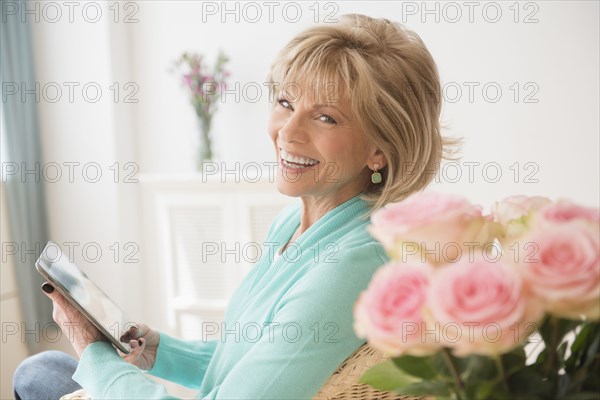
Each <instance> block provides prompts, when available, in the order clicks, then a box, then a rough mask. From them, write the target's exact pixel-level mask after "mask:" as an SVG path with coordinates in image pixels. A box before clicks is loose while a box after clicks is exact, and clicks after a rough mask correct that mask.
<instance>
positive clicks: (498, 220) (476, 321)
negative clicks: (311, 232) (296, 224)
mask: <svg viewBox="0 0 600 400" xmlns="http://www.w3.org/2000/svg"><path fill="white" fill-rule="evenodd" d="M492 208H493V209H492V212H491V213H490V214H489V215H484V214H483V213H482V209H481V207H479V206H476V205H473V204H470V203H469V202H468V201H467V200H465V199H463V198H461V197H458V196H453V195H442V194H435V193H419V194H416V195H413V196H411V197H409V198H407V199H406V200H404V201H402V202H400V203H397V204H393V205H388V206H387V207H385V208H383V209H381V210H379V211H377V212H376V213H374V214H373V216H372V218H371V225H370V226H369V232H370V233H371V234H372V235H373V236H374V237H375V238H376V239H377V240H379V241H380V242H381V243H382V244H383V246H384V247H385V249H386V251H387V252H388V254H389V255H390V258H391V261H390V263H388V264H386V265H384V266H383V267H381V268H380V269H379V270H378V271H377V272H376V273H375V274H374V276H373V279H372V280H371V282H370V283H369V286H368V288H367V289H366V290H365V291H363V292H362V293H361V295H360V297H359V298H358V300H357V302H356V304H355V307H354V319H355V325H354V329H355V332H356V334H357V335H358V336H359V337H361V338H365V339H367V341H368V342H369V344H370V345H372V346H373V347H375V348H377V349H379V350H381V351H382V352H384V353H385V354H387V355H389V356H390V359H389V360H387V361H386V362H384V363H381V364H379V365H376V366H374V367H372V368H371V369H369V370H368V371H367V372H366V373H365V374H364V375H363V376H362V377H361V382H363V383H367V384H370V385H371V386H373V387H375V388H376V389H379V390H388V391H395V392H397V393H399V394H403V395H408V396H431V397H433V398H452V399H517V398H527V399H598V398H600V378H598V377H599V376H600V347H599V345H600V325H599V322H598V320H599V319H600V255H599V253H600V251H599V248H600V213H599V211H598V209H592V208H587V207H583V206H580V205H577V204H574V203H572V202H569V201H566V200H561V201H556V202H553V201H551V200H549V199H547V198H544V197H526V196H513V197H509V198H507V199H505V200H503V201H501V202H497V203H495V204H494V206H493V207H492Z"/></svg>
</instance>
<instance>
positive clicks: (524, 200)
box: [492, 196, 552, 225]
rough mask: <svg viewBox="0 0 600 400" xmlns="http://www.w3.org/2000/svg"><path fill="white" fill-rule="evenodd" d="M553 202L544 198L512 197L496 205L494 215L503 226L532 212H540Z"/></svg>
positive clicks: (493, 210) (493, 209)
mask: <svg viewBox="0 0 600 400" xmlns="http://www.w3.org/2000/svg"><path fill="white" fill-rule="evenodd" d="M551 202H552V201H551V200H550V199H549V198H547V197H542V196H510V197H507V198H505V199H504V200H502V201H498V202H496V203H494V206H493V207H492V215H493V216H494V220H495V221H498V222H499V223H501V224H502V225H506V224H508V223H509V222H510V221H512V220H515V219H520V218H521V217H526V216H527V215H528V214H529V213H530V212H531V211H535V210H539V209H540V208H542V207H544V206H547V205H548V204H550V203H551Z"/></svg>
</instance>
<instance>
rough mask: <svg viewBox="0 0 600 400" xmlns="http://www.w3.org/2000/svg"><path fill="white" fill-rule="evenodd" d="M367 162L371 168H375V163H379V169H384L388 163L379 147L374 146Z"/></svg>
mask: <svg viewBox="0 0 600 400" xmlns="http://www.w3.org/2000/svg"><path fill="white" fill-rule="evenodd" d="M367 164H368V167H369V168H370V169H373V166H374V165H375V164H377V165H378V167H377V169H382V168H383V167H385V166H386V165H387V163H386V160H385V156H384V155H383V152H382V151H381V150H380V149H378V148H373V150H372V152H371V155H370V156H369V159H368V160H367Z"/></svg>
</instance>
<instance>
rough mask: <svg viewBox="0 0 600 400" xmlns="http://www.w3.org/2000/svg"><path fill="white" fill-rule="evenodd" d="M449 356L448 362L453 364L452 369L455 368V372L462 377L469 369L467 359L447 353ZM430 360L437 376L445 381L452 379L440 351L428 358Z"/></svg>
mask: <svg viewBox="0 0 600 400" xmlns="http://www.w3.org/2000/svg"><path fill="white" fill-rule="evenodd" d="M449 356H450V360H451V361H452V364H454V367H455V368H456V372H457V373H458V374H459V375H461V376H462V375H463V374H464V373H465V371H466V370H467V369H468V367H469V358H468V357H466V358H461V357H456V356H453V355H452V353H449ZM430 359H431V362H432V363H433V367H434V368H435V370H436V371H437V372H438V374H439V375H441V376H443V377H445V378H447V379H452V380H453V379H454V377H453V375H452V372H451V371H450V368H449V366H448V364H447V363H446V359H445V358H444V355H443V354H442V352H441V351H438V352H437V353H435V354H434V355H433V356H432V357H430Z"/></svg>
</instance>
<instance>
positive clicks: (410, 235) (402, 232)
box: [368, 192, 497, 265]
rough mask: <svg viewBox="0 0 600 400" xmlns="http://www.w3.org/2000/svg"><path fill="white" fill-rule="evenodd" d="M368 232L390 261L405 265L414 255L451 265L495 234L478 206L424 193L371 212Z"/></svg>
mask: <svg viewBox="0 0 600 400" xmlns="http://www.w3.org/2000/svg"><path fill="white" fill-rule="evenodd" d="M368 230H369V232H370V233H371V235H372V236H373V237H374V238H375V239H377V240H379V241H380V242H381V243H382V244H383V246H384V247H385V249H386V250H387V252H388V253H389V254H390V256H391V257H392V259H394V260H396V261H402V262H405V261H407V257H410V256H412V255H416V256H417V257H418V260H419V261H421V262H424V261H427V262H429V263H431V264H432V265H440V264H444V263H448V262H454V261H456V260H457V259H458V258H460V257H461V255H463V254H464V253H465V252H467V251H469V249H473V248H474V247H476V246H477V247H481V246H484V245H486V244H488V243H491V242H492V241H493V238H494V236H495V235H496V231H497V229H496V224H495V223H494V222H493V221H491V218H486V217H483V216H482V215H481V207H480V206H475V205H472V204H471V203H469V201H468V200H466V199H465V198H463V197H460V196H456V195H451V194H438V193H425V192H421V193H417V194H414V195H412V196H410V197H408V198H407V199H405V200H403V201H401V202H399V203H395V204H389V205H387V206H386V207H384V208H382V209H381V210H379V211H377V212H375V213H373V215H372V217H371V225H370V226H369V228H368ZM475 245H476V246H475Z"/></svg>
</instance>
